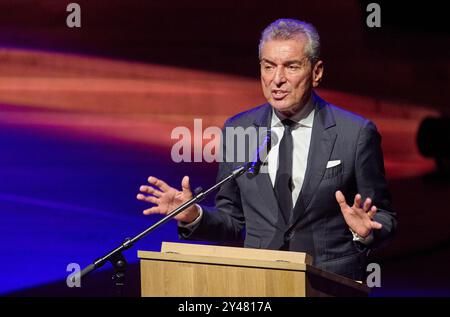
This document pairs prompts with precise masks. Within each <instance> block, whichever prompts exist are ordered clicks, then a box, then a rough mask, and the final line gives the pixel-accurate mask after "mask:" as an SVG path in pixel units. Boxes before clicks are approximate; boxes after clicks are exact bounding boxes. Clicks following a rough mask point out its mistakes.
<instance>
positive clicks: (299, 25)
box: [259, 19, 320, 64]
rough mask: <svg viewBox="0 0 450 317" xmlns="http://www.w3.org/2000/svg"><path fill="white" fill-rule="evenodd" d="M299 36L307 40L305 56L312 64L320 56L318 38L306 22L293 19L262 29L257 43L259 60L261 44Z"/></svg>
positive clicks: (273, 23) (313, 28)
mask: <svg viewBox="0 0 450 317" xmlns="http://www.w3.org/2000/svg"><path fill="white" fill-rule="evenodd" d="M299 34H302V35H305V36H306V37H307V38H308V45H306V47H305V54H306V55H307V56H308V58H309V60H310V62H311V63H312V64H314V63H315V62H317V61H318V60H319V56H320V37H319V33H317V30H316V28H315V27H314V26H313V25H312V24H310V23H307V22H304V21H300V20H295V19H278V20H276V21H275V22H272V23H271V24H270V25H269V26H268V27H266V28H265V29H264V31H263V32H262V34H261V39H260V41H259V58H260V59H261V48H262V46H263V44H264V43H265V42H267V41H270V40H291V39H293V38H295V37H296V36H298V35H299Z"/></svg>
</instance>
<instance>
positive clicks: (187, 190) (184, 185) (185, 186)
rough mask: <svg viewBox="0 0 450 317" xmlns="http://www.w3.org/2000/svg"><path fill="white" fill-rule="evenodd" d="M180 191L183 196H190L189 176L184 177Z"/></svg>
mask: <svg viewBox="0 0 450 317" xmlns="http://www.w3.org/2000/svg"><path fill="white" fill-rule="evenodd" d="M181 189H182V191H183V194H185V195H187V196H192V192H191V186H190V185H189V176H185V177H183V179H182V180H181Z"/></svg>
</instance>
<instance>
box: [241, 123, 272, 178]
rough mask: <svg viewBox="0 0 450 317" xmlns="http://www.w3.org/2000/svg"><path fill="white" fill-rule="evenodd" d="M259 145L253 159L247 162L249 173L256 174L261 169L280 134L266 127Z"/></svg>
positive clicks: (250, 174)
mask: <svg viewBox="0 0 450 317" xmlns="http://www.w3.org/2000/svg"><path fill="white" fill-rule="evenodd" d="M259 139H262V141H261V142H259V146H258V147H257V149H256V152H255V156H254V159H253V161H251V162H249V163H247V175H249V176H250V177H252V176H256V175H258V174H259V172H260V170H261V166H262V165H263V164H264V163H265V162H266V160H267V157H268V154H269V152H270V150H271V147H272V144H277V142H278V136H277V134H276V133H274V132H273V131H272V130H270V129H268V130H267V129H266V130H265V131H264V133H262V135H261V134H260V137H259Z"/></svg>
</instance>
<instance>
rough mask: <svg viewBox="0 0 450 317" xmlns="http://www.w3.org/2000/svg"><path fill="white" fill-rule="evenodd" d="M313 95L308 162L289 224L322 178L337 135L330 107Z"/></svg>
mask: <svg viewBox="0 0 450 317" xmlns="http://www.w3.org/2000/svg"><path fill="white" fill-rule="evenodd" d="M313 97H314V101H315V111H316V113H315V116H314V124H313V127H312V131H311V142H310V146H309V153H308V162H307V166H306V172H305V179H304V182H303V186H302V189H301V192H300V195H299V197H298V199H297V202H296V204H295V206H294V210H293V219H292V221H291V222H290V223H291V224H295V223H296V222H297V221H298V220H299V218H300V217H301V216H302V215H303V214H304V213H305V211H306V209H307V208H308V206H309V203H310V202H311V199H312V198H313V196H314V194H315V192H316V189H317V186H318V185H319V183H320V182H321V180H322V177H323V175H324V172H325V169H326V166H327V162H328V160H329V158H330V156H331V152H332V150H333V147H334V143H335V141H336V136H337V134H336V129H335V125H336V123H335V120H334V117H333V113H332V111H331V109H330V107H329V106H328V105H327V103H326V102H325V101H324V100H323V99H321V98H320V97H318V96H317V95H316V94H314V95H313Z"/></svg>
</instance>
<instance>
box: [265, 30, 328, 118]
mask: <svg viewBox="0 0 450 317" xmlns="http://www.w3.org/2000/svg"><path fill="white" fill-rule="evenodd" d="M307 43H308V39H307V38H306V37H305V36H302V35H299V36H297V37H296V38H294V39H290V40H269V41H267V42H265V43H264V44H263V45H262V47H261V83H262V89H263V93H264V97H266V99H267V101H268V102H269V103H270V104H271V105H272V107H273V108H275V109H276V110H278V111H280V112H281V113H283V114H285V115H287V116H290V115H293V114H295V113H296V112H298V111H299V110H300V109H301V108H302V107H303V106H304V105H305V104H306V102H307V101H308V99H309V97H310V95H311V91H312V87H316V86H317V85H318V84H319V81H320V79H321V77H322V62H321V61H319V62H317V63H316V65H314V67H313V65H311V62H310V61H309V59H308V57H307V56H306V54H305V45H306V44H307ZM317 66H318V67H317Z"/></svg>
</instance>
